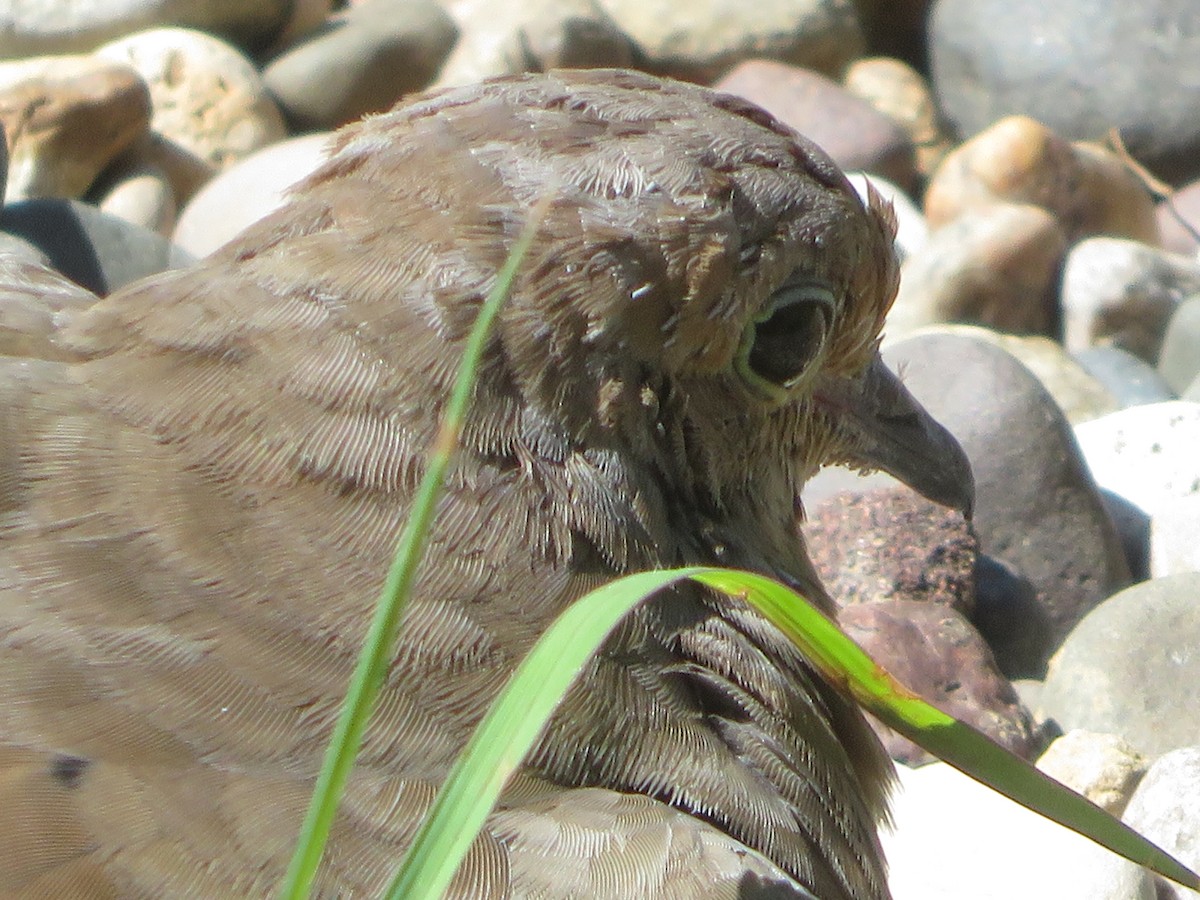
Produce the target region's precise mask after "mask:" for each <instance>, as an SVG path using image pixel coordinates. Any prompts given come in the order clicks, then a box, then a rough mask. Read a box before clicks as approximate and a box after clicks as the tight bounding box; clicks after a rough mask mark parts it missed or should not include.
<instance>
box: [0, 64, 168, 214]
mask: <svg viewBox="0 0 1200 900" xmlns="http://www.w3.org/2000/svg"><path fill="white" fill-rule="evenodd" d="M149 122H150V95H149V92H148V91H147V89H146V84H145V82H144V81H143V80H142V79H141V77H140V76H139V75H138V73H137V72H136V71H134V70H133V69H132V68H130V67H129V66H127V65H121V64H119V63H114V62H110V61H106V60H101V59H97V58H95V57H91V56H43V57H36V58H33V59H25V60H20V61H17V62H7V63H0V125H2V126H3V129H4V133H5V134H6V136H7V141H8V150H9V170H8V187H7V199H8V200H10V201H12V200H25V199H29V198H32V197H80V196H82V195H83V193H84V192H85V191H87V189H88V187H89V186H90V185H91V184H92V182H93V181H95V179H96V176H97V175H99V174H100V172H101V171H103V169H104V168H105V166H107V165H108V164H109V163H110V162H111V161H112V160H113V158H114V157H116V156H117V155H118V154H119V153H120V152H121V151H122V150H124V149H125V148H126V147H128V146H129V145H130V144H132V143H133V142H134V141H135V140H137V138H138V137H139V136H140V135H142V134H144V133H145V132H146V129H147V128H148V127H149Z"/></svg>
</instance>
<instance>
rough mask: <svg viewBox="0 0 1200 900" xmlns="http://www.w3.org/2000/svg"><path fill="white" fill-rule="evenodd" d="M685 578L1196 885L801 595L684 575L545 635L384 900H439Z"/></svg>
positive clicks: (1130, 853)
mask: <svg viewBox="0 0 1200 900" xmlns="http://www.w3.org/2000/svg"><path fill="white" fill-rule="evenodd" d="M682 578H693V579H694V580H696V581H698V582H700V583H702V584H705V585H708V586H709V587H712V588H714V589H716V590H719V591H721V592H723V593H725V594H728V595H729V596H732V597H739V598H742V599H744V600H746V601H747V602H749V603H751V604H752V605H753V606H755V607H756V608H757V609H758V610H759V611H760V612H761V613H762V614H763V615H764V616H766V617H767V618H768V619H769V620H770V621H771V622H772V623H774V624H775V625H776V626H777V627H778V628H779V629H780V630H781V631H782V632H783V633H784V634H786V635H787V636H788V637H789V638H790V639H791V640H792V641H793V642H794V643H795V644H796V645H797V646H798V647H799V648H800V649H801V651H802V652H803V653H804V654H805V656H806V657H807V658H808V659H809V660H811V661H812V663H813V665H814V666H815V667H816V668H817V669H818V671H820V672H821V674H822V675H823V676H824V677H825V678H827V679H828V680H829V681H830V682H831V683H833V684H835V685H837V686H839V687H840V688H841V689H842V690H843V691H845V692H846V693H848V694H850V695H851V696H852V697H854V698H855V699H856V700H858V701H859V702H860V703H862V704H863V705H864V706H865V707H866V708H867V709H869V710H871V712H873V713H874V714H875V715H877V716H878V717H879V718H880V719H882V720H883V721H884V722H886V723H887V724H889V725H891V726H892V727H893V728H895V729H896V730H897V731H900V732H901V733H903V734H905V735H906V736H908V737H910V738H912V739H913V740H914V741H916V742H917V743H918V744H920V745H921V746H923V747H925V748H926V749H928V750H930V751H931V752H933V753H935V754H936V755H938V756H940V757H941V758H943V759H945V760H946V761H947V762H948V763H950V764H951V765H953V766H955V767H956V768H959V769H960V770H962V771H963V772H965V773H966V774H968V775H970V776H971V777H973V778H976V779H977V780H979V781H982V782H983V783H984V784H988V785H989V786H991V787H993V788H995V789H996V790H999V791H1000V792H1001V793H1004V794H1006V795H1007V796H1009V797H1011V798H1013V799H1014V800H1016V801H1017V802H1018V803H1021V804H1022V805H1023V806H1026V807H1028V808H1030V809H1032V810H1034V811H1036V812H1038V813H1040V814H1042V815H1044V816H1046V817H1048V818H1051V819H1053V820H1054V821H1057V822H1060V823H1061V824H1063V825H1066V826H1067V827H1068V828H1071V829H1073V830H1076V831H1079V832H1080V833H1081V834H1084V835H1086V836H1087V837H1090V838H1091V839H1092V840H1095V841H1097V842H1098V843H1100V844H1102V845H1104V846H1105V847H1108V848H1109V849H1111V850H1114V851H1115V852H1117V853H1119V854H1121V855H1122V856H1125V857H1126V858H1128V859H1131V860H1133V861H1134V862H1137V863H1140V864H1142V865H1145V866H1147V867H1149V868H1151V869H1153V870H1154V871H1156V872H1158V873H1160V874H1162V875H1165V876H1166V877H1168V878H1171V879H1173V880H1175V881H1178V882H1179V883H1180V884H1184V885H1187V886H1189V887H1190V886H1195V885H1197V884H1200V879H1198V878H1197V876H1196V875H1195V873H1193V872H1191V871H1190V870H1188V869H1187V868H1186V867H1184V866H1183V865H1181V864H1180V863H1179V862H1178V861H1177V860H1175V859H1174V858H1172V857H1171V856H1169V855H1168V854H1166V853H1164V852H1163V851H1162V850H1160V849H1159V848H1157V847H1155V846H1154V845H1153V844H1151V843H1150V842H1149V841H1147V840H1146V839H1145V838H1142V837H1141V836H1140V835H1138V834H1137V833H1136V832H1133V831H1132V830H1131V829H1129V828H1128V827H1126V826H1125V825H1123V824H1122V823H1120V822H1119V821H1117V820H1116V819H1113V818H1112V817H1111V816H1109V815H1108V814H1107V813H1106V812H1104V811H1103V810H1101V809H1099V808H1098V807H1096V806H1094V805H1093V804H1092V803H1091V802H1090V801H1088V800H1086V799H1085V798H1083V797H1081V796H1079V795H1078V794H1076V793H1074V792H1073V791H1071V790H1069V789H1068V788H1066V787H1063V786H1062V785H1060V784H1058V783H1057V782H1055V781H1054V780H1053V779H1050V778H1048V777H1047V776H1045V775H1043V774H1042V773H1041V772H1039V771H1038V770H1037V769H1035V768H1034V767H1032V766H1030V765H1029V764H1028V763H1026V762H1025V761H1024V760H1022V759H1019V758H1018V757H1016V756H1014V755H1012V754H1010V753H1009V752H1008V751H1007V750H1004V749H1003V748H1002V747H1000V746H998V745H997V744H995V743H993V742H992V741H991V740H989V739H988V738H986V737H984V736H983V735H982V734H979V733H978V732H976V731H975V730H974V729H972V728H970V726H968V725H965V724H963V723H961V722H959V721H957V720H956V719H954V718H952V717H951V716H948V715H946V714H945V713H943V712H941V711H940V710H938V709H936V708H935V707H933V706H931V705H930V704H928V703H926V702H925V701H923V700H921V699H919V698H918V697H916V696H915V695H914V694H912V693H911V692H910V691H908V690H907V689H906V688H904V687H903V686H902V685H900V684H899V683H898V682H896V681H895V680H894V679H893V678H892V677H891V676H890V675H889V674H888V673H887V672H885V671H884V670H882V669H881V668H880V667H879V666H878V665H876V664H875V663H874V662H873V661H872V660H871V659H870V657H868V656H867V655H866V654H865V653H864V652H863V651H862V650H861V649H860V648H859V647H858V645H857V644H855V643H854V642H853V641H852V640H850V638H848V637H846V636H845V635H844V634H843V633H842V632H841V630H840V629H839V628H838V627H837V625H836V624H834V623H833V622H832V621H831V620H830V619H828V618H827V617H826V616H825V615H824V614H822V613H821V612H820V611H819V610H817V609H816V608H815V607H813V606H812V605H811V604H809V603H808V602H807V601H806V600H804V598H802V597H800V595H798V594H796V593H795V592H793V591H791V590H790V589H788V588H786V587H784V586H783V585H781V584H778V583H777V582H774V581H772V580H771V579H769V578H765V577H763V576H761V575H755V574H752V573H748V572H736V571H731V570H725V569H711V568H691V569H676V570H669V571H660V572H647V573H641V574H637V575H631V576H628V577H626V578H622V579H619V580H617V581H614V582H612V583H610V584H608V585H606V586H605V587H603V588H600V589H599V590H597V591H593V592H592V593H590V594H588V595H587V596H586V597H583V598H581V599H580V600H578V601H576V603H575V604H573V605H572V606H571V608H570V609H568V610H567V611H566V612H564V613H563V614H562V615H561V616H560V617H559V618H558V619H557V620H556V621H555V622H554V624H553V625H552V626H551V627H550V629H548V630H547V631H546V633H545V634H543V635H542V637H541V638H540V639H539V640H538V642H537V643H536V644H535V646H534V648H533V650H532V651H530V654H529V656H528V657H526V659H525V660H524V661H523V662H522V663H521V665H520V666H519V667H518V668H517V670H516V671H515V672H514V674H513V676H512V678H511V679H510V680H509V682H508V684H507V685H506V686H505V688H504V690H503V691H502V692H501V694H500V696H499V697H498V698H497V699H496V701H495V703H493V705H492V707H491V709H490V710H489V711H488V714H487V715H486V716H485V717H484V720H483V721H482V722H481V723H480V725H479V727H478V728H477V729H476V731H475V734H474V735H473V736H472V738H471V740H470V742H469V743H468V744H467V747H466V748H465V749H464V750H463V752H462V754H461V755H460V756H459V758H458V760H457V761H456V762H455V765H454V767H453V768H452V769H451V771H450V774H449V776H448V777H447V779H446V782H445V783H444V785H443V786H442V789H441V791H440V792H439V794H438V797H437V799H436V800H435V802H434V805H433V807H432V808H431V809H430V812H429V814H428V816H427V817H426V820H425V822H424V823H423V824H422V826H421V828H420V830H419V831H418V833H417V836H416V838H415V840H414V842H413V845H412V846H411V847H410V848H409V851H408V853H407V854H406V856H405V859H404V861H403V863H402V865H401V870H400V873H399V874H398V876H397V878H396V880H395V882H393V884H392V886H391V888H390V890H389V893H388V896H389V897H390V898H392V900H398V898H403V900H432V898H438V897H441V896H442V893H443V892H444V891H445V888H446V886H447V885H448V884H449V883H450V879H451V878H452V877H453V875H454V872H455V871H457V869H458V866H459V864H460V863H461V861H462V858H463V856H464V855H465V854H466V852H467V848H468V847H469V846H470V844H471V842H472V840H473V839H474V838H475V836H476V835H477V834H478V832H479V829H480V828H481V827H482V826H483V823H484V821H485V819H486V818H487V815H488V813H489V812H490V811H491V809H492V807H493V806H494V805H495V802H496V800H497V798H498V797H499V795H500V792H501V790H502V789H503V787H504V783H505V782H506V781H507V779H508V777H509V775H511V774H512V772H513V771H514V770H515V769H516V768H517V767H518V766H519V765H520V763H521V760H522V759H523V758H524V756H525V754H526V753H527V752H528V751H529V749H530V748H531V747H532V746H533V744H534V742H535V741H536V740H537V738H538V736H539V735H540V734H541V732H542V730H543V729H544V728H545V726H546V723H547V722H548V721H549V718H550V716H551V715H552V714H553V711H554V709H555V707H556V706H557V704H558V702H559V701H560V700H561V698H562V697H563V696H564V695H565V693H566V691H567V688H568V687H569V686H570V685H571V683H572V682H573V681H574V679H575V678H576V676H577V675H578V673H579V672H580V671H581V669H582V668H583V666H584V665H585V664H586V662H587V660H588V658H589V657H590V656H591V655H592V654H593V653H594V652H595V651H596V650H597V649H598V648H599V646H600V645H601V644H602V643H603V641H604V639H605V637H607V635H608V634H609V633H610V632H611V630H612V628H613V627H614V626H615V625H616V624H617V623H618V622H619V621H620V619H621V618H622V617H623V616H624V615H626V614H627V613H628V612H629V611H630V610H631V609H632V608H633V607H634V606H636V605H637V604H638V603H640V602H642V601H643V600H645V599H646V598H647V597H649V596H651V595H652V594H654V593H655V592H657V591H658V590H661V589H662V588H664V587H667V586H669V585H671V584H673V583H675V582H677V581H679V580H680V579H682Z"/></svg>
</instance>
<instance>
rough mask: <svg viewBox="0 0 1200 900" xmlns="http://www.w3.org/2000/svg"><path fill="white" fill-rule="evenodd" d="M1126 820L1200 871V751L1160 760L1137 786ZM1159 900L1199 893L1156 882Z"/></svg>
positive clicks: (1191, 899) (1185, 751)
mask: <svg viewBox="0 0 1200 900" xmlns="http://www.w3.org/2000/svg"><path fill="white" fill-rule="evenodd" d="M1123 820H1124V822H1125V824H1126V825H1128V826H1129V827H1130V828H1133V829H1134V830H1136V831H1138V832H1139V833H1141V834H1143V835H1145V836H1146V837H1148V838H1149V839H1150V840H1152V841H1153V842H1154V843H1156V844H1158V846H1159V847H1161V848H1162V849H1164V850H1166V851H1167V852H1168V853H1170V854H1171V855H1172V856H1174V857H1175V858H1176V859H1177V860H1179V861H1180V862H1181V863H1183V864H1184V865H1185V866H1187V867H1188V868H1189V869H1191V870H1192V871H1193V872H1194V871H1196V870H1198V869H1200V747H1184V748H1181V749H1179V750H1173V751H1171V752H1170V753H1167V754H1165V755H1163V756H1162V757H1161V758H1159V759H1158V760H1157V761H1156V762H1155V763H1154V765H1153V766H1151V767H1150V771H1149V772H1147V773H1146V777H1145V778H1144V779H1142V783H1141V784H1140V785H1138V788H1137V790H1136V791H1135V792H1134V795H1133V797H1132V799H1130V801H1129V806H1128V807H1127V808H1126V810H1125V815H1124V817H1123ZM1155 884H1156V886H1157V888H1158V895H1157V897H1158V900H1195V898H1196V893H1195V892H1194V891H1189V890H1187V889H1186V888H1183V887H1180V886H1179V885H1177V884H1175V883H1174V882H1170V881H1167V880H1166V879H1164V878H1158V877H1156V878H1155Z"/></svg>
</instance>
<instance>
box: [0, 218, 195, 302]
mask: <svg viewBox="0 0 1200 900" xmlns="http://www.w3.org/2000/svg"><path fill="white" fill-rule="evenodd" d="M0 230H2V231H5V232H7V233H8V234H11V235H15V236H17V237H19V238H22V239H24V240H26V241H29V242H30V243H31V244H33V245H34V246H36V247H37V248H38V249H39V250H41V251H42V252H43V253H45V254H46V256H47V257H48V258H49V260H50V262H51V263H52V264H53V267H54V268H55V269H56V270H57V271H59V272H61V273H62V274H63V275H65V276H67V277H68V278H70V279H71V280H72V281H74V282H75V283H76V284H79V285H82V286H83V287H85V288H87V289H88V290H89V291H91V292H92V293H95V294H99V295H101V296H104V295H105V294H109V293H111V292H113V291H115V290H116V289H117V288H119V287H122V286H123V285H126V284H128V283H129V282H131V281H136V280H137V279H139V278H143V277H145V276H147V275H153V274H155V273H157V272H161V271H163V270H164V269H171V268H178V267H181V266H185V265H188V264H189V263H190V262H191V258H190V257H189V256H188V254H186V253H184V252H183V251H181V250H179V249H178V248H176V247H175V246H174V245H173V244H171V242H170V241H168V240H167V239H166V238H164V237H162V236H161V235H158V234H155V233H154V232H152V231H147V230H146V229H144V228H139V227H138V226H137V225H134V224H132V223H130V222H126V221H125V220H124V219H118V218H117V217H116V216H110V215H106V214H105V213H102V212H100V210H98V209H96V208H95V207H94V206H90V205H88V204H86V203H81V202H79V201H78V200H60V199H42V200H26V201H24V202H22V203H14V204H11V205H10V206H6V207H5V208H4V210H3V212H0Z"/></svg>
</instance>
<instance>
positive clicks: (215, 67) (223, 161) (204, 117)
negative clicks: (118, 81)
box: [96, 28, 287, 168]
mask: <svg viewBox="0 0 1200 900" xmlns="http://www.w3.org/2000/svg"><path fill="white" fill-rule="evenodd" d="M96 52H97V54H98V55H99V56H102V57H104V58H105V59H111V60H114V61H116V62H121V63H125V64H127V65H131V66H133V68H135V69H136V70H137V71H138V72H140V73H141V75H142V77H143V78H144V79H145V80H146V83H147V84H148V85H149V86H150V96H151V99H152V100H153V103H154V114H153V117H152V119H151V127H153V128H154V130H155V131H157V132H159V133H161V134H163V135H165V136H166V137H168V138H170V139H171V140H172V141H175V142H176V143H178V144H181V145H182V146H184V147H185V148H187V149H188V150H190V151H192V152H193V153H195V154H196V155H197V156H199V157H200V158H201V159H204V160H207V161H208V162H211V163H212V164H213V165H215V166H217V167H218V168H223V167H227V166H229V165H232V164H233V163H234V162H236V161H237V160H239V159H242V158H243V157H245V156H247V155H249V154H250V153H252V152H253V151H255V150H257V149H258V148H260V147H263V146H266V145H267V144H272V143H274V142H275V141H278V140H282V139H283V138H284V137H286V136H287V129H286V128H285V126H284V123H283V116H282V115H280V113H279V109H278V108H277V107H276V105H275V102H274V101H273V100H272V99H271V97H270V94H269V93H268V92H267V90H266V88H265V87H264V86H263V83H262V78H261V77H260V76H259V74H258V70H257V69H256V68H255V67H254V65H253V63H251V62H250V60H249V59H247V58H246V57H244V56H243V55H242V54H241V53H239V52H238V51H237V50H236V49H234V48H233V47H232V46H231V45H229V44H226V43H225V42H224V41H220V40H218V39H217V38H214V37H211V36H210V35H207V34H203V33H201V32H199V31H190V30H188V29H185V28H156V29H154V30H151V31H142V32H138V33H137V34H133V35H130V36H129V37H126V38H122V39H121V40H118V41H113V42H112V43H110V44H105V45H104V46H103V47H101V48H100V49H99V50H97V51H96Z"/></svg>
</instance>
